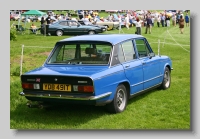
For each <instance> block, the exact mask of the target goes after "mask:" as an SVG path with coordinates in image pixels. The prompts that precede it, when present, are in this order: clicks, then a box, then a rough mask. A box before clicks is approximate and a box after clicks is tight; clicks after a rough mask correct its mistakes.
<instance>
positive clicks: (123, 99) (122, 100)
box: [116, 89, 126, 110]
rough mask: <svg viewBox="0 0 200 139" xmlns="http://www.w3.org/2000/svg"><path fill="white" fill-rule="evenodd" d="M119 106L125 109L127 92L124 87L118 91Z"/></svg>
mask: <svg viewBox="0 0 200 139" xmlns="http://www.w3.org/2000/svg"><path fill="white" fill-rule="evenodd" d="M116 101H117V107H118V108H119V109H120V110H123V109H124V107H125V102H126V97H125V93H124V91H123V90H122V89H120V90H119V91H118V92H117V100H116Z"/></svg>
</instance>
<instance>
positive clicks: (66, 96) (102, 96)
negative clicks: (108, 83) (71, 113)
mask: <svg viewBox="0 0 200 139" xmlns="http://www.w3.org/2000/svg"><path fill="white" fill-rule="evenodd" d="M111 93H112V92H107V93H104V94H101V95H98V96H72V95H63V94H42V93H39V94H38V93H37V94H35V93H24V92H21V93H19V95H21V96H28V97H40V98H56V99H71V100H98V99H101V98H104V97H107V96H109V95H111Z"/></svg>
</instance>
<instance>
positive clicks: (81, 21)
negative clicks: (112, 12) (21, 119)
mask: <svg viewBox="0 0 200 139" xmlns="http://www.w3.org/2000/svg"><path fill="white" fill-rule="evenodd" d="M78 22H79V23H80V24H81V25H88V26H95V27H99V28H101V29H102V31H103V32H104V31H106V30H107V26H101V25H94V24H92V23H91V22H90V21H84V20H79V21H78Z"/></svg>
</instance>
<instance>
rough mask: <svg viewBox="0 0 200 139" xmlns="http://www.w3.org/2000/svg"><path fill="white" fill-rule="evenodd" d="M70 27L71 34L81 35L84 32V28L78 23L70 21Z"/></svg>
mask: <svg viewBox="0 0 200 139" xmlns="http://www.w3.org/2000/svg"><path fill="white" fill-rule="evenodd" d="M68 25H69V28H68V29H69V32H70V34H81V33H82V32H83V28H82V27H81V25H80V24H78V23H77V22H76V21H68Z"/></svg>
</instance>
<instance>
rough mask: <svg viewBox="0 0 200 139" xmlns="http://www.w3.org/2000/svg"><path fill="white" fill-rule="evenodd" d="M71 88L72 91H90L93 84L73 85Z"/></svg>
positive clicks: (92, 90) (92, 89)
mask: <svg viewBox="0 0 200 139" xmlns="http://www.w3.org/2000/svg"><path fill="white" fill-rule="evenodd" d="M73 88H74V91H78V92H91V93H93V92H94V88H93V86H82V85H80V86H77V85H74V86H73Z"/></svg>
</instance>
